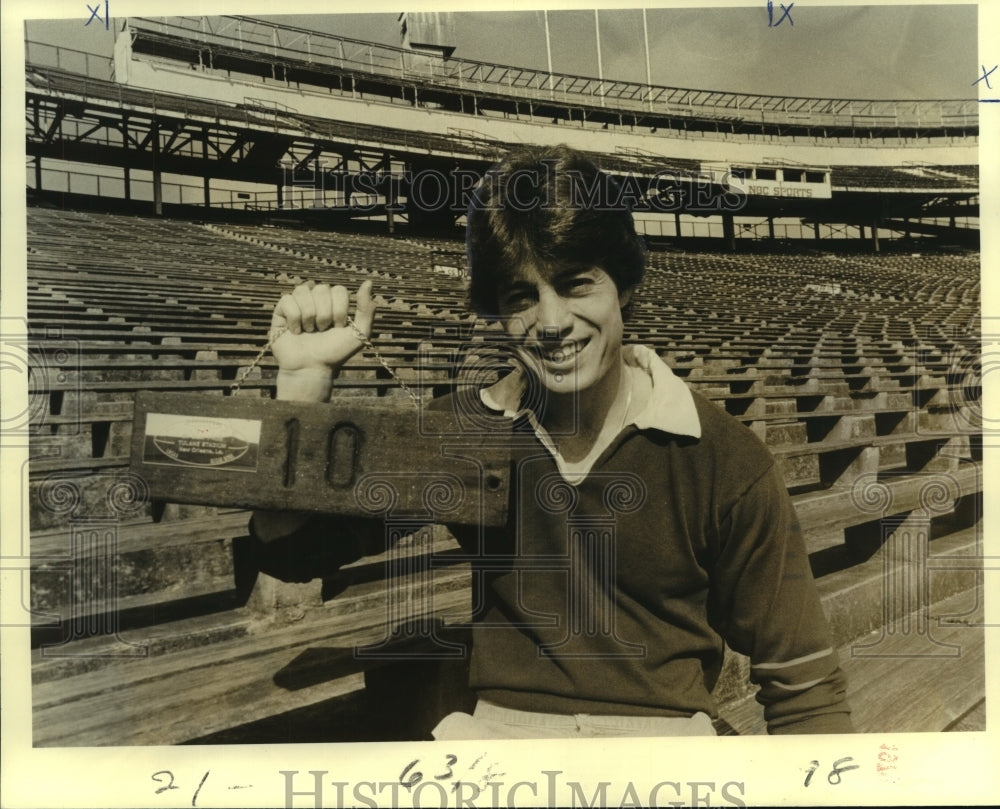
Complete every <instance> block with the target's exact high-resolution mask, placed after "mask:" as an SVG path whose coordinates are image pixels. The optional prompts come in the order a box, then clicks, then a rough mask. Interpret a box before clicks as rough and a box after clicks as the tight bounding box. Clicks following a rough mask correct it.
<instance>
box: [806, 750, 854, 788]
mask: <svg viewBox="0 0 1000 809" xmlns="http://www.w3.org/2000/svg"><path fill="white" fill-rule="evenodd" d="M848 761H854V759H853V758H852V757H851V756H848V757H847V758H838V759H837V760H836V761H835V762H833V769H831V770H830V772H829V773H828V774H827V776H826V780H827V783H829V784H832V785H833V786H837V784H839V783H840V782H841V781H842V780H843V779H842V777H841V774H842V773H845V772H848V771H849V770H856V769H858V765H857V764H851V765H850V766H847V767H845V766H843V765H844V764H846V763H847V762H848ZM809 764H810V765H811V766H810V767H809V769H808V770H807V771H806V780H805V783H804V784H803V786H809V782H810V781H812V777H813V773H815V772H816V770H817V769H819V762H818V761H815V760H813V761H810V762H809Z"/></svg>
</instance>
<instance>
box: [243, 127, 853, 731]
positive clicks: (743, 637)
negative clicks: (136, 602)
mask: <svg viewBox="0 0 1000 809" xmlns="http://www.w3.org/2000/svg"><path fill="white" fill-rule="evenodd" d="M617 196H618V194H617V186H616V185H615V183H614V182H613V181H611V179H610V178H609V177H608V176H607V175H604V174H603V173H601V172H600V171H599V170H598V169H597V168H596V167H595V166H594V165H593V164H592V163H590V162H589V161H588V160H587V159H585V158H584V157H582V156H581V155H579V154H578V153H576V152H573V151H571V150H569V149H567V148H564V147H559V148H555V149H527V150H522V151H519V152H516V153H512V154H511V155H509V156H508V157H507V158H506V159H505V160H504V161H503V162H502V163H500V164H499V165H498V166H496V167H494V169H492V170H491V171H490V172H488V173H487V175H486V177H484V179H483V180H482V182H480V184H479V185H478V186H477V188H476V189H475V191H474V194H473V199H472V202H471V204H470V206H469V211H468V214H469V215H468V229H467V248H468V257H469V269H470V275H471V280H470V289H469V298H470V302H471V305H472V307H473V309H474V310H475V311H476V312H477V313H478V314H479V315H480V316H481V317H484V318H486V319H494V320H499V321H501V322H502V323H503V325H504V331H505V335H506V342H507V343H508V345H509V347H510V350H511V353H512V370H511V372H510V373H508V374H506V375H505V376H503V377H502V378H500V379H499V380H498V381H497V382H496V383H495V384H492V385H490V386H487V387H485V388H483V389H481V390H479V391H477V392H476V394H475V395H474V396H471V397H469V396H465V397H461V396H450V397H445V398H444V399H443V400H436V401H435V402H432V403H431V405H430V406H431V407H435V408H439V407H452V408H455V407H463V408H469V407H472V408H474V409H477V410H479V411H481V413H482V414H484V415H486V416H488V417H491V418H507V419H511V420H513V435H514V440H513V441H512V456H513V458H512V470H514V474H513V477H512V481H511V486H512V500H511V503H512V508H511V513H510V517H509V519H508V524H507V525H506V526H504V527H503V528H500V529H490V530H486V531H478V530H468V531H464V530H461V529H455V534H456V537H457V538H458V539H459V541H460V542H461V543H462V544H463V547H464V548H465V549H466V550H467V552H469V553H471V554H472V555H474V556H476V557H477V558H478V559H481V560H482V565H481V566H480V568H479V569H474V573H475V575H474V586H473V595H474V598H473V603H474V605H475V606H474V613H475V615H474V622H475V623H474V632H473V650H472V660H471V675H470V685H471V686H472V688H473V689H474V690H475V691H476V693H477V695H478V698H479V702H478V705H477V707H476V710H475V713H474V714H473V715H471V716H470V715H468V714H452V715H449V716H448V717H445V719H444V720H443V721H442V722H441V723H440V724H439V725H438V727H437V728H436V729H435V731H434V735H435V738H438V739H455V738H496V737H517V738H528V737H546V736H548V737H551V736H582V735H612V736H622V735H634V736H654V735H709V734H712V733H713V732H714V731H713V728H712V724H711V720H710V717H711V716H714V715H715V714H716V707H715V704H714V702H713V699H712V696H711V690H712V688H713V687H714V685H715V682H716V680H717V678H718V675H719V672H720V668H721V664H722V657H723V642H724V641H725V642H728V643H729V645H730V646H731V647H732V648H733V649H735V650H737V651H739V652H742V653H744V654H747V655H749V656H750V659H751V664H752V667H751V678H752V680H753V681H754V682H756V683H758V684H759V685H760V691H759V694H758V700H759V701H760V702H761V703H762V704H763V705H764V708H765V718H766V719H767V722H768V730H769V732H771V733H834V732H849V731H850V730H851V725H850V719H849V709H848V707H847V705H846V702H845V691H846V685H845V680H844V677H843V674H842V672H841V670H840V668H839V667H838V663H837V659H836V654H835V652H834V650H833V649H832V647H831V642H830V638H829V633H828V630H827V627H826V622H825V619H824V616H823V613H822V609H821V607H820V604H819V600H818V598H817V595H816V591H815V587H814V584H813V580H812V576H811V573H810V569H809V561H808V557H807V555H806V553H805V548H804V545H803V541H802V538H801V536H800V533H799V528H798V525H797V522H796V519H795V515H794V512H793V509H792V506H791V502H790V500H789V499H788V496H787V493H786V491H785V488H784V486H783V483H782V480H781V477H780V475H779V474H778V472H777V470H776V468H775V464H774V461H773V459H772V458H771V456H770V455H769V453H768V452H767V450H766V449H765V448H764V446H763V445H762V444H761V443H760V442H759V441H758V440H757V439H756V437H755V436H753V434H752V433H751V432H750V431H749V430H747V429H746V428H745V427H744V426H743V425H741V424H740V423H739V422H737V421H736V420H735V419H733V418H732V417H730V416H729V415H727V414H726V413H725V412H723V411H722V410H721V409H720V408H718V407H717V406H715V405H713V404H712V403H710V402H708V401H707V400H706V399H704V398H702V397H701V396H700V395H698V394H697V393H694V392H692V391H691V390H690V389H689V388H688V387H687V386H686V384H685V383H684V382H683V381H682V380H681V379H679V378H678V377H676V376H674V375H673V374H672V372H671V371H670V369H669V368H668V367H667V366H666V365H665V364H664V363H663V362H662V361H661V360H660V359H659V357H658V356H657V354H656V353H655V352H654V351H652V350H650V349H648V348H644V347H642V346H624V345H623V344H622V336H623V312H627V311H628V307H629V304H630V302H631V299H632V297H633V295H635V293H636V289H637V287H638V285H639V283H640V282H641V280H642V277H643V272H644V260H645V253H644V249H643V245H642V242H641V240H640V238H639V237H638V236H637V235H636V232H635V228H634V224H633V221H632V217H631V214H630V212H629V211H628V210H627V208H626V207H625V206H623V205H621V204H620V203H619V201H618V199H617ZM347 312H348V295H347V292H346V290H344V289H342V288H333V289H330V288H328V287H325V286H322V285H320V286H313V285H311V284H307V285H303V286H300V287H299V288H297V289H296V290H295V291H294V292H293V293H292V294H291V295H286V296H285V297H284V298H282V300H281V301H280V302H279V303H278V306H277V307H276V309H275V314H274V320H273V325H274V326H275V327H277V328H284V329H286V331H285V333H284V334H283V335H282V336H281V337H280V338H279V339H278V340H277V341H276V342H275V344H274V353H275V356H276V357H277V359H278V361H279V369H280V370H279V375H278V395H279V397H281V398H297V399H306V400H311V401H321V400H324V399H325V398H326V397H328V396H329V394H330V389H331V384H332V382H331V380H332V378H333V375H334V373H335V372H336V369H337V368H338V367H339V366H340V365H341V364H343V362H344V361H345V360H346V359H347V358H348V357H349V356H350V355H351V354H353V352H354V351H356V350H357V349H358V348H359V347H360V342H359V340H358V336H357V334H356V332H355V331H354V330H353V329H351V328H349V327H348V325H347ZM373 314H374V309H373V305H372V301H371V288H370V285H369V284H368V283H367V282H366V283H365V284H364V285H362V287H361V288H360V290H359V291H358V296H357V308H356V315H355V324H356V325H357V327H358V328H359V329H360V330H361V331H362V332H363V333H365V334H367V333H368V330H369V329H370V327H371V323H372V318H373ZM308 520H309V518H308V517H306V516H305V515H287V514H284V515H283V514H273V513H257V514H256V515H255V517H254V530H255V531H256V533H257V534H258V536H260V537H261V538H263V539H265V540H271V539H275V538H279V537H287V536H293V535H295V534H296V533H297V532H298V533H302V532H304V531H306V530H307V529H306V528H305V527H304V526H308V524H309V521H308Z"/></svg>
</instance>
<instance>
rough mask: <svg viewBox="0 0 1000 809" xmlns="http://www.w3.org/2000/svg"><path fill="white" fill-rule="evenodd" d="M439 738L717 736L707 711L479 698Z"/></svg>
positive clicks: (448, 721)
mask: <svg viewBox="0 0 1000 809" xmlns="http://www.w3.org/2000/svg"><path fill="white" fill-rule="evenodd" d="M432 733H433V734H434V738H435V739H437V740H439V741H453V740H459V739H557V738H559V739H561V738H574V737H575V738H580V739H584V738H595V737H599V736H714V735H715V728H714V727H713V726H712V720H711V718H710V717H709V716H708V714H706V713H700V712H699V713H696V714H695V715H694V716H691V717H687V716H603V715H597V714H552V713H537V712H535V711H517V710H514V709H513V708H502V707H500V706H499V705H493V704H492V703H490V702H485V701H484V700H479V702H478V703H477V704H476V710H475V713H474V714H472V715H471V716H470V715H469V714H467V713H451V714H448V716H446V717H445V718H444V719H442V720H441V721H440V722H439V723H438V725H437V727H435V728H434V730H433V731H432Z"/></svg>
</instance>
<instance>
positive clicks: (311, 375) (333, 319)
mask: <svg viewBox="0 0 1000 809" xmlns="http://www.w3.org/2000/svg"><path fill="white" fill-rule="evenodd" d="M349 306H350V300H349V296H348V292H347V289H345V288H344V287H342V286H339V285H338V286H333V287H331V286H329V285H327V284H317V283H314V282H313V281H308V282H306V283H305V284H301V285H300V286H297V287H296V288H295V290H294V291H293V292H292V293H291V294H289V295H284V296H283V297H282V298H281V300H280V301H278V305H277V306H275V307H274V314H273V315H272V317H271V331H272V332H274V331H275V330H282V329H283V330H284V331H283V333H282V334H281V336H280V337H278V339H277V340H275V341H274V343H273V344H272V346H271V351H272V353H273V354H274V357H275V359H276V360H277V361H278V398H279V399H295V400H298V401H313V402H317V401H326V400H327V399H328V398H329V396H330V390H331V388H332V386H333V377H334V375H335V374H336V373H337V371H338V370H339V369H340V366H342V365H343V364H344V363H345V362H347V360H348V359H350V358H351V356H353V355H354V354H355V353H356V352H357V351H358V349H360V348H361V346H362V345H363V343H362V341H361V338H360V337H359V336H358V334H357V332H355V331H354V329H352V328H350V327H349V326H348V325H347V318H348V311H349ZM374 315H375V302H374V301H373V300H372V283H371V281H365V282H364V283H363V284H362V285H361V286H360V287H359V288H358V294H357V304H356V307H355V313H354V325H355V326H357V328H358V331H360V332H361V333H362V334H364V335H365V336H366V337H367V336H368V335H369V334H370V333H371V328H372V320H373V318H374Z"/></svg>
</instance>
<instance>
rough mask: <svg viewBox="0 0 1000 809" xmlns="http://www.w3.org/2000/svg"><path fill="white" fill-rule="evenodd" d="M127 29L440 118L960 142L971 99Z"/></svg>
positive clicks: (270, 34) (204, 27) (154, 42)
mask: <svg viewBox="0 0 1000 809" xmlns="http://www.w3.org/2000/svg"><path fill="white" fill-rule="evenodd" d="M126 25H127V26H128V31H129V32H130V35H131V45H132V50H133V53H136V54H147V55H152V56H162V57H165V58H168V59H172V60H189V61H191V62H192V63H197V64H198V65H200V66H202V67H209V68H215V69H222V70H232V71H239V72H245V73H249V74H260V73H261V68H264V72H265V73H266V72H267V71H268V70H270V71H271V73H272V78H281V79H284V80H287V81H289V82H292V83H301V84H311V85H316V86H320V87H326V86H328V85H329V84H330V82H331V80H332V81H334V82H337V81H338V80H340V79H344V78H348V79H350V80H351V81H352V84H353V86H354V87H357V86H358V85H359V84H361V85H364V89H365V90H367V91H368V92H373V93H378V92H380V91H385V92H387V93H389V92H392V90H395V89H398V88H399V87H406V88H408V89H410V91H411V92H412V93H414V94H417V93H419V94H420V95H422V96H423V97H424V103H426V104H430V103H436V104H440V105H442V106H443V107H444V108H452V107H451V104H452V103H453V102H454V101H456V100H458V101H461V97H462V96H463V95H465V94H469V95H472V96H474V97H475V98H477V99H478V100H479V104H478V109H479V110H487V109H495V110H498V111H506V110H509V109H510V105H511V103H512V102H513V103H514V104H526V105H531V106H533V107H547V106H560V107H572V108H574V109H576V110H578V111H579V112H580V113H581V114H584V115H587V116H589V117H592V118H596V119H597V120H602V119H604V120H613V118H614V117H615V116H617V115H619V114H628V115H630V116H634V117H641V118H642V119H643V120H644V121H647V119H648V121H657V122H660V123H669V124H671V125H673V126H681V127H682V128H683V127H686V126H690V127H692V128H696V129H710V130H715V131H721V132H731V133H737V132H741V133H742V132H763V133H768V132H770V133H775V134H791V133H793V132H805V133H807V134H822V135H823V136H830V135H837V134H844V133H850V134H858V133H861V134H862V135H866V136H871V135H872V134H873V133H876V132H878V133H883V132H891V133H897V132H905V133H908V134H911V135H913V136H917V135H919V134H921V133H922V134H928V133H930V132H941V133H949V134H956V135H968V134H974V133H975V131H976V129H977V127H978V114H977V104H976V102H975V101H974V100H947V99H945V100H926V101H893V100H888V101H879V100H857V99H844V98H794V97H786V96H770V95H747V94H741V93H731V92H720V91H715V90H697V89H684V88H679V87H662V86H655V85H647V84H639V83H635V82H622V81H615V80H613V79H606V78H593V77H586V76H574V75H568V74H565V73H550V72H548V71H539V70H532V69H527V68H520V67H513V66H510V65H501V64H490V63H486V62H479V61H474V60H469V59H455V58H447V59H435V58H429V57H428V56H427V55H425V54H422V53H419V52H414V51H413V50H409V49H406V48H395V47H390V46H386V45H379V44H376V43H372V42H363V41H359V40H355V39H348V38H346V37H341V36H336V35H332V34H325V33H321V32H317V31H309V30H306V29H303V28H297V27H294V26H288V25H278V24H275V23H271V22H267V21H264V20H259V19H254V18H250V17H239V16H229V17H170V18H158V19H150V18H144V17H131V18H129V19H128V21H127V23H126ZM449 91H450V92H449ZM397 95H398V93H397ZM648 121H647V122H648Z"/></svg>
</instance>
